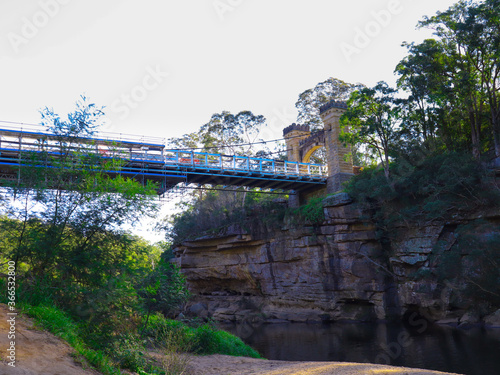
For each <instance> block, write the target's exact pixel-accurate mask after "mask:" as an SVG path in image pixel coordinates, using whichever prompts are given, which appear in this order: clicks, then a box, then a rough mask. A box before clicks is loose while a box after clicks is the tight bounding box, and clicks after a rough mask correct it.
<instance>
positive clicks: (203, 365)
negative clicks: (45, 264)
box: [0, 305, 444, 375]
mask: <svg viewBox="0 0 500 375" xmlns="http://www.w3.org/2000/svg"><path fill="white" fill-rule="evenodd" d="M7 312H8V311H7V308H6V306H5V305H0V359H1V361H0V375H98V373H97V372H96V371H93V370H90V369H88V368H87V369H84V368H83V367H82V365H81V364H80V363H78V362H76V361H75V360H74V359H73V357H72V353H73V352H74V351H73V350H72V349H71V347H70V346H69V345H68V344H66V343H65V342H63V341H62V340H60V339H58V338H57V337H55V336H54V335H52V334H50V333H48V332H44V331H40V330H37V329H35V328H34V327H33V322H32V321H31V320H30V319H28V318H26V317H20V316H19V315H18V316H17V317H16V340H15V341H16V367H11V366H9V365H8V359H7V356H8V354H7V351H8V349H9V346H10V340H9V338H8V337H7V335H8V331H9V327H10V326H9V322H8V321H7V319H8V318H9V316H8V315H7ZM155 357H157V355H155ZM157 359H158V360H159V361H160V362H161V358H158V357H157ZM188 364H189V365H188V366H189V373H186V374H183V375H188V374H189V375H354V374H356V375H438V374H441V375H443V374H444V373H442V372H436V371H428V370H416V369H407V368H398V367H390V366H380V365H370V364H356V363H343V362H338V363H334V362H286V361H267V360H261V359H252V358H243V357H231V356H225V355H210V356H189V359H188Z"/></svg>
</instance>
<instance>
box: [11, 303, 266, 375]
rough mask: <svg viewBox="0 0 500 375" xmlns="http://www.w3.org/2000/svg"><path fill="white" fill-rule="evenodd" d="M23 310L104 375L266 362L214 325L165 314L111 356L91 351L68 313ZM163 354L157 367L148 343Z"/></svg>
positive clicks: (174, 374) (176, 373) (173, 374)
mask: <svg viewBox="0 0 500 375" xmlns="http://www.w3.org/2000/svg"><path fill="white" fill-rule="evenodd" d="M19 307H20V310H21V311H22V312H23V313H25V314H26V315H28V316H29V317H31V318H33V320H34V321H35V325H36V326H37V327H38V328H43V329H45V330H47V331H49V332H51V333H52V334H54V335H56V336H57V337H60V338H61V339H63V340H65V341H66V342H68V344H69V345H70V346H72V347H73V348H74V349H75V354H74V357H75V359H77V360H78V361H79V362H81V363H84V364H85V363H88V364H89V365H90V366H92V367H93V368H95V369H96V370H97V371H99V372H101V373H102V374H104V375H120V374H122V372H121V370H120V368H128V369H131V370H133V371H135V372H137V373H138V374H141V375H149V374H165V375H184V374H188V365H189V360H190V359H189V356H186V355H185V353H193V354H197V355H208V354H226V355H232V356H246V357H253V358H262V357H261V356H260V354H259V353H258V352H257V351H255V350H254V349H252V348H251V347H249V346H248V345H246V344H245V343H243V341H242V340H241V339H240V338H238V337H236V336H234V335H232V334H230V333H228V332H225V331H222V330H219V329H217V328H216V327H215V326H214V325H213V324H210V323H205V324H197V325H195V326H190V325H188V324H186V323H183V322H179V321H176V320H170V319H165V318H164V317H163V316H162V315H161V314H158V315H154V316H151V317H150V319H149V324H148V327H147V328H146V329H145V330H144V332H143V333H142V337H140V336H138V335H137V334H136V335H133V334H131V335H129V336H126V337H122V338H121V340H118V341H117V342H116V347H113V350H112V351H111V353H113V357H112V358H111V357H110V356H108V355H106V353H105V352H104V351H102V350H96V349H93V348H91V347H90V346H89V345H88V344H87V343H86V342H85V341H84V340H83V338H82V335H81V327H79V326H78V324H77V323H75V322H74V321H73V319H72V318H71V317H70V316H69V315H68V314H67V313H65V312H64V311H62V310H60V309H58V308H57V307H53V306H46V305H37V306H31V305H27V304H24V305H21V306H19ZM145 340H146V342H149V346H153V347H155V348H157V349H159V350H160V351H161V352H162V353H163V355H164V356H163V359H162V363H161V364H153V363H152V361H151V359H150V358H149V356H148V355H147V349H146V348H145V346H144V342H145Z"/></svg>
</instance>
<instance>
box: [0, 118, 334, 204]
mask: <svg viewBox="0 0 500 375" xmlns="http://www.w3.org/2000/svg"><path fill="white" fill-rule="evenodd" d="M66 141H67V143H68V144H67V145H66V146H65V147H66V150H67V149H68V147H69V150H71V151H77V150H82V149H83V150H84V152H87V153H89V152H90V153H92V154H95V155H97V156H98V157H99V160H101V161H105V160H110V159H116V158H118V159H120V160H121V161H122V166H121V167H120V168H119V170H117V171H106V172H107V173H108V174H110V175H116V174H121V175H123V176H128V177H130V178H133V179H135V180H137V181H141V182H146V181H153V182H156V183H157V184H158V186H159V188H158V192H159V193H160V194H162V193H164V192H166V191H168V190H169V189H171V188H173V187H174V186H176V185H177V184H179V183H187V184H201V185H206V184H210V185H223V186H246V187H251V188H253V187H256V188H265V189H282V190H294V191H296V192H306V191H308V190H311V189H314V188H317V187H318V186H322V185H325V184H326V180H327V177H328V172H327V168H326V167H325V166H322V165H318V164H311V163H301V162H298V161H281V160H273V159H264V158H253V157H248V156H239V155H223V154H215V153H206V152H196V151H187V150H175V149H167V148H166V146H165V145H164V144H162V143H160V142H159V141H160V140H159V139H158V138H147V137H141V136H128V135H127V136H123V135H121V134H112V133H108V134H105V133H101V134H99V135H98V136H96V137H92V138H84V137H79V138H70V139H68V140H66ZM68 145H69V146H68ZM41 152H46V153H47V154H48V155H51V156H53V157H57V156H58V155H61V152H62V145H61V138H60V136H57V135H56V134H52V133H49V132H47V131H45V130H44V128H42V127H38V128H36V127H34V128H30V129H26V127H23V128H19V127H17V128H16V127H13V126H9V125H8V124H5V123H4V124H0V184H1V181H2V180H3V181H4V182H5V181H6V180H7V181H8V180H10V181H15V180H17V179H18V178H19V168H20V167H23V166H28V165H30V161H29V160H30V158H29V156H30V155H33V154H36V153H41ZM47 167H49V165H47Z"/></svg>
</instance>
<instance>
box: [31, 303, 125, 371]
mask: <svg viewBox="0 0 500 375" xmlns="http://www.w3.org/2000/svg"><path fill="white" fill-rule="evenodd" d="M23 312H25V313H26V314H27V315H28V316H30V317H32V318H34V320H35V322H36V323H37V324H38V326H39V327H41V328H44V329H46V330H48V331H49V332H51V333H53V334H54V335H56V336H58V337H60V338H62V339H63V340H65V341H67V342H68V343H69V344H70V345H71V346H72V347H73V348H74V349H75V350H76V352H77V354H78V355H79V356H81V357H83V358H85V359H86V360H87V362H88V363H89V364H90V365H91V366H93V367H94V368H95V369H97V370H98V371H99V372H101V373H102V374H105V375H118V374H121V372H120V370H119V369H118V368H116V366H115V364H114V363H113V362H112V361H111V360H110V358H109V357H108V356H107V355H106V354H104V352H103V351H100V350H94V349H91V348H89V347H88V346H87V345H86V344H85V342H84V340H83V339H82V337H81V333H80V329H79V327H78V325H77V324H75V322H74V321H73V320H72V319H71V318H70V317H69V316H68V314H67V313H65V312H63V311H62V310H60V309H58V308H57V307H53V306H50V307H49V306H46V305H38V306H29V305H24V306H23Z"/></svg>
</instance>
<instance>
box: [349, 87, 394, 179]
mask: <svg viewBox="0 0 500 375" xmlns="http://www.w3.org/2000/svg"><path fill="white" fill-rule="evenodd" d="M395 94H396V90H395V89H393V88H391V87H389V86H388V85H387V83H385V82H379V83H378V84H377V85H376V86H374V87H373V88H368V87H365V88H362V89H361V90H357V91H354V92H353V93H352V94H351V97H350V98H349V101H348V102H347V106H348V109H347V110H346V112H345V113H344V114H343V115H342V117H341V119H340V120H341V130H342V132H341V137H340V139H341V141H343V142H345V143H349V144H353V145H355V144H363V145H365V146H366V148H367V150H368V151H369V152H371V153H373V154H375V155H376V156H377V158H378V159H379V161H380V163H381V164H382V166H383V168H384V174H385V177H386V178H387V180H389V175H390V173H389V162H390V153H391V151H392V148H393V145H394V142H395V140H396V139H397V123H398V115H399V111H400V109H399V107H398V106H397V105H396V103H397V99H396V98H395Z"/></svg>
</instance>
